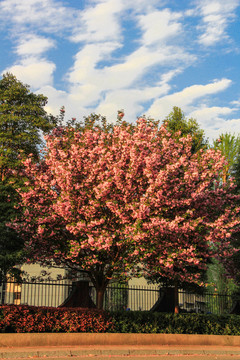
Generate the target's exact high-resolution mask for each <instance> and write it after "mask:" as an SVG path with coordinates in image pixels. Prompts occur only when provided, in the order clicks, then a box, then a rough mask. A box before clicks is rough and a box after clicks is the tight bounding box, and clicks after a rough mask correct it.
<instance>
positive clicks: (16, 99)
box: [0, 74, 56, 277]
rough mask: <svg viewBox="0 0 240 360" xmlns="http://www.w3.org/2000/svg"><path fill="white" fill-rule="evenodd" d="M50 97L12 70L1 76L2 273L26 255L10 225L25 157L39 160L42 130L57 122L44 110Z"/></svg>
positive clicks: (44, 130) (0, 195) (22, 183)
mask: <svg viewBox="0 0 240 360" xmlns="http://www.w3.org/2000/svg"><path fill="white" fill-rule="evenodd" d="M46 103H47V98H46V97H45V96H43V95H36V94H34V93H32V92H31V91H30V90H29V87H28V86H27V85H24V84H22V83H21V82H20V81H18V80H17V79H16V77H15V76H13V75H12V74H5V75H3V78H2V79H1V80H0V175H1V177H0V190H1V194H0V270H1V271H0V277H1V276H5V275H6V274H7V272H9V271H10V270H12V269H13V266H14V265H15V264H18V263H19V261H20V258H22V255H23V253H22V248H23V243H24V240H23V239H22V238H21V237H20V236H19V234H17V233H16V232H15V231H14V230H13V229H9V227H7V226H6V224H7V223H8V222H10V221H11V219H12V218H14V217H16V216H17V211H16V210H15V208H14V206H15V205H16V204H17V203H18V201H19V196H18V193H17V192H16V189H18V188H21V187H22V186H23V185H24V181H23V177H22V174H21V169H22V167H23V165H22V159H24V158H25V159H26V157H27V156H28V155H29V154H32V157H33V159H34V161H37V160H39V150H40V147H41V146H42V143H43V138H42V133H44V132H47V131H49V130H50V129H52V128H53V127H54V126H55V125H56V120H55V119H54V118H53V117H52V116H48V115H47V113H46V111H45V110H44V106H45V105H46Z"/></svg>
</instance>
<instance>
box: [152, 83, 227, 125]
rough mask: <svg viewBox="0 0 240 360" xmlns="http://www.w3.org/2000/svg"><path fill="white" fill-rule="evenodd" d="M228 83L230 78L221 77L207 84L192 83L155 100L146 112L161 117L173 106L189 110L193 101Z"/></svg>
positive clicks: (213, 92)
mask: <svg viewBox="0 0 240 360" xmlns="http://www.w3.org/2000/svg"><path fill="white" fill-rule="evenodd" d="M230 84H231V80H229V79H222V80H215V81H214V82H212V83H209V84H207V85H192V86H189V87H186V88H185V89H183V90H182V91H179V92H177V93H173V94H171V95H166V96H164V97H162V98H160V99H158V100H156V101H155V102H154V103H153V104H152V106H151V107H150V108H149V109H148V113H149V115H150V116H152V117H154V118H159V117H163V116H166V115H167V114H168V113H169V112H170V111H171V110H172V107H173V106H178V107H181V108H182V109H183V110H184V111H190V110H191V106H193V105H194V102H196V101H197V100H198V99H200V98H203V97H205V96H207V95H211V94H215V93H218V92H219V91H223V90H225V89H227V88H228V87H229V86H230Z"/></svg>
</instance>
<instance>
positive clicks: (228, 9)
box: [197, 0, 239, 46]
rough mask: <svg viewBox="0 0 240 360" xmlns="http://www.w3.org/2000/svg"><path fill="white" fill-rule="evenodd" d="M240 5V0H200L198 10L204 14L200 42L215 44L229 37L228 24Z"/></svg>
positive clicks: (208, 44)
mask: <svg viewBox="0 0 240 360" xmlns="http://www.w3.org/2000/svg"><path fill="white" fill-rule="evenodd" d="M238 6H239V0H228V1H225V0H200V2H199V1H198V7H197V9H198V11H199V13H200V15H201V16H202V24H201V26H200V31H201V32H202V34H201V35H200V36H199V39H198V41H199V43H200V44H202V45H205V46H211V45H215V44H216V43H218V42H220V41H223V40H224V38H225V39H227V38H228V35H227V32H226V29H227V26H228V24H229V22H230V21H231V20H232V18H233V17H234V16H235V14H234V11H235V10H236V8H237V7H238Z"/></svg>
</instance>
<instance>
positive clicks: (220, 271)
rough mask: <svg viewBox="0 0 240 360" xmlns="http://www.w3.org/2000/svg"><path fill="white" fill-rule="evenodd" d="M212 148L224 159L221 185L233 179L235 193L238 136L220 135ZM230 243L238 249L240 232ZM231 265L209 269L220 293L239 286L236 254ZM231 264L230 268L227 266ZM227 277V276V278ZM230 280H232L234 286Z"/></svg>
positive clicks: (239, 185)
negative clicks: (219, 152)
mask: <svg viewBox="0 0 240 360" xmlns="http://www.w3.org/2000/svg"><path fill="white" fill-rule="evenodd" d="M213 148H214V149H216V150H220V151H221V153H222V155H223V156H224V157H225V158H226V161H225V164H224V166H223V169H222V171H221V173H220V174H219V175H220V178H221V182H222V184H226V183H227V182H229V181H230V180H231V179H232V178H234V181H235V185H236V192H239V189H240V135H235V134H231V133H222V134H221V135H220V136H219V137H218V138H217V139H216V140H214V141H213ZM231 241H232V243H233V245H234V246H235V247H236V248H238V249H239V248H240V231H236V232H235V233H234V234H233V235H232V237H231ZM232 260H233V261H232V263H229V262H228V263H227V264H224V263H223V264H222V263H219V262H218V261H217V260H214V261H213V264H212V265H211V266H210V268H209V273H208V276H209V283H210V284H211V283H212V284H213V286H214V288H215V289H216V290H217V291H218V292H221V293H223V294H224V293H225V294H227V293H231V292H232V290H233V289H234V288H236V285H237V286H238V287H239V284H240V255H239V252H236V253H234V254H233V256H232ZM229 264H231V266H229ZM227 275H228V276H227ZM232 279H234V281H235V284H234V283H233V281H232Z"/></svg>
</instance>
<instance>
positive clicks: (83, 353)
mask: <svg viewBox="0 0 240 360" xmlns="http://www.w3.org/2000/svg"><path fill="white" fill-rule="evenodd" d="M196 356H197V357H198V358H200V359H202V360H204V359H219V360H220V359H221V360H225V359H232V360H240V347H239V346H198V345H191V346H190V345H179V346H176V345H170V346H169V345H162V346H156V345H151V346H149V345H148V346H141V345H137V346H133V345H132V346H129V345H127V346H126V345H115V346H109V345H97V346H94V345H90V346H51V347H44V346H39V347H21V348H19V347H18V348H15V347H12V348H10V347H8V348H0V359H21V360H23V359H30V358H32V359H34V358H35V359H38V360H40V359H45V360H46V359H47V360H52V359H58V360H62V359H69V358H71V357H73V358H74V359H76V360H77V359H79V360H84V359H85V358H88V359H89V358H91V357H94V359H109V358H113V359H115V360H118V359H122V358H124V359H130V358H132V359H135V360H137V359H138V358H139V359H140V358H141V359H144V358H145V359H146V358H147V357H148V358H149V359H168V360H170V359H179V360H184V359H185V358H186V359H193V358H194V360H195V359H196Z"/></svg>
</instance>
